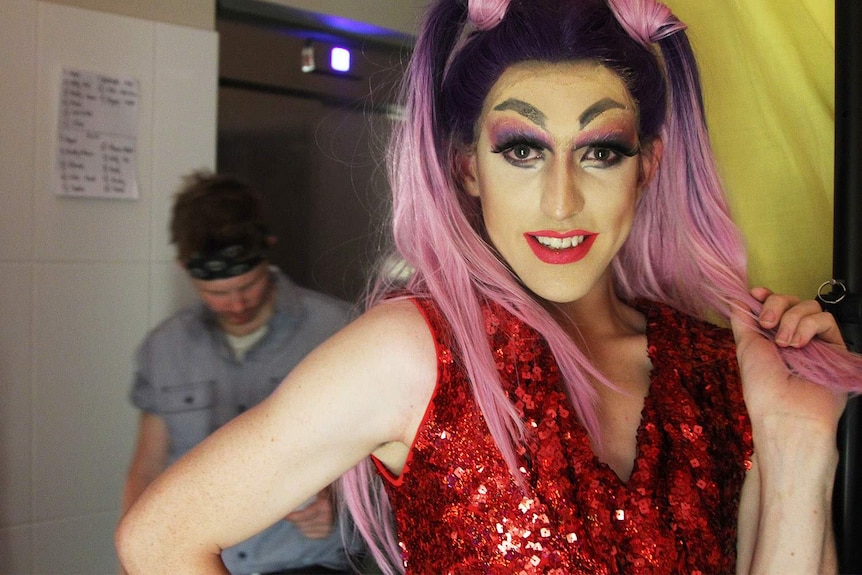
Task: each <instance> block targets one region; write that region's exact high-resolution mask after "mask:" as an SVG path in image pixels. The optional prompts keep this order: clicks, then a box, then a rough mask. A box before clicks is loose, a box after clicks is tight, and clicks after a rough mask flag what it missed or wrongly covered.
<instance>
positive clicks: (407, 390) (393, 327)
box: [287, 300, 437, 443]
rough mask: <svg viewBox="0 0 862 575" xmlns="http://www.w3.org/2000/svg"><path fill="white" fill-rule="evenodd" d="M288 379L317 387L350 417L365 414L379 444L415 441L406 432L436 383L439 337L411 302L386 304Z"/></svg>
mask: <svg viewBox="0 0 862 575" xmlns="http://www.w3.org/2000/svg"><path fill="white" fill-rule="evenodd" d="M291 380H293V381H291ZM312 380H313V381H314V383H313V384H311V382H312ZM287 383H288V386H287V387H288V388H290V387H294V385H295V384H298V385H299V386H302V387H304V386H305V384H306V383H308V384H309V386H313V387H314V388H316V394H322V395H325V396H326V397H327V402H328V403H329V409H330V410H332V409H333V407H334V405H333V404H338V406H339V408H341V407H343V409H344V411H345V413H344V414H343V417H344V418H345V420H350V419H354V418H361V420H363V421H364V422H365V425H364V426H365V428H366V429H368V430H369V431H373V432H374V433H375V437H376V439H377V440H378V441H380V443H386V442H387V441H401V440H404V439H409V440H412V436H411V437H405V435H407V436H410V433H411V430H412V431H415V427H416V425H418V421H419V420H421V418H422V415H423V414H424V411H425V408H426V406H427V405H428V401H429V400H430V398H431V395H432V394H433V391H434V387H435V385H436V383H437V354H436V347H435V344H434V338H433V336H432V334H431V332H430V330H429V328H428V324H427V323H426V321H425V318H424V316H423V315H422V313H421V312H420V311H419V309H418V308H417V307H416V305H415V304H414V303H412V302H411V301H409V300H399V301H393V302H386V303H381V304H379V305H377V306H375V307H373V308H372V309H370V310H368V311H367V312H365V313H364V314H362V315H361V316H359V317H358V318H357V319H355V320H354V321H353V322H352V323H350V324H349V325H348V326H347V327H345V328H344V329H342V330H341V331H340V332H338V333H337V334H335V335H334V336H332V337H331V338H330V339H329V340H327V341H326V342H324V343H323V344H322V345H321V346H320V347H318V348H317V349H316V350H315V351H314V352H312V354H311V355H310V356H309V357H308V358H306V359H305V360H304V361H303V362H302V363H301V364H300V365H299V366H298V368H297V369H296V370H295V372H294V373H293V374H291V376H290V377H289V378H288V380H287ZM291 384H294V385H291ZM294 391H296V389H295V388H294ZM348 410H349V412H350V413H349V414H348V413H347V411H348ZM330 412H331V411H330ZM375 428H376V429H375Z"/></svg>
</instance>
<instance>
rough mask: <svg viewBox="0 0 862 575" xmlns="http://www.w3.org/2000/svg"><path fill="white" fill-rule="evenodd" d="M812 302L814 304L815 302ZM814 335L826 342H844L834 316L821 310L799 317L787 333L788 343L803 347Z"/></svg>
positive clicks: (792, 345)
mask: <svg viewBox="0 0 862 575" xmlns="http://www.w3.org/2000/svg"><path fill="white" fill-rule="evenodd" d="M814 303H815V304H816V302H814ZM818 309H819V306H818ZM782 324H783V321H782ZM815 337H817V338H819V339H822V340H823V341H825V342H828V343H835V344H843V343H844V340H843V338H842V337H841V330H840V329H839V327H838V323H837V322H836V321H835V318H834V317H833V316H832V314H831V313H828V312H823V311H821V312H817V313H812V314H809V315H806V316H804V317H802V318H800V320H799V322H798V323H797V325H796V328H795V330H794V331H793V333H791V334H790V335H789V340H788V345H790V346H791V347H804V346H806V345H808V343H809V342H810V341H811V340H812V339H814V338H815ZM777 339H778V336H776V341H777Z"/></svg>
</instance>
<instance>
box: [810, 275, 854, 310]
mask: <svg viewBox="0 0 862 575" xmlns="http://www.w3.org/2000/svg"><path fill="white" fill-rule="evenodd" d="M826 286H830V287H831V288H833V289H832V290H830V291H829V293H828V294H824V293H823V288H825V287H826ZM835 286H840V287H841V293H840V294H838V295H836V294H835V290H834V288H835ZM846 296H847V286H846V285H844V282H843V281H842V280H835V279H832V280H828V281H825V282H823V283H822V284H820V287H819V288H817V299H819V300H820V301H822V302H823V303H827V304H830V305H835V304H837V303H838V302H840V301H841V300H843V299H844V298H845V297H846ZM833 298H834V299H833Z"/></svg>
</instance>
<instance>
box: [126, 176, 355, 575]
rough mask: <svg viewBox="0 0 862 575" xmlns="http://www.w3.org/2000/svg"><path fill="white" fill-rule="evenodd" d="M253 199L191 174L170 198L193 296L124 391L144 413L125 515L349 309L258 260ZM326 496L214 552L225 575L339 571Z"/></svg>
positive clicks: (239, 187) (245, 189) (229, 181)
mask: <svg viewBox="0 0 862 575" xmlns="http://www.w3.org/2000/svg"><path fill="white" fill-rule="evenodd" d="M262 211H263V209H262V203H261V199H260V197H259V195H258V193H257V192H256V191H255V190H254V189H252V188H251V187H249V186H248V185H246V184H245V183H244V182H242V181H240V180H239V179H237V178H234V177H231V176H226V175H207V174H202V173H197V174H194V175H192V176H191V177H189V178H188V179H187V181H186V184H185V186H184V188H183V189H182V190H181V191H180V193H179V194H178V195H177V197H176V200H175V203H174V207H173V214H172V220H171V242H172V243H173V244H175V245H176V248H177V258H178V261H179V263H180V264H181V265H182V267H183V268H184V269H185V270H186V271H187V272H188V274H189V277H190V280H191V282H192V284H193V286H194V288H195V290H196V291H197V294H198V296H199V298H200V301H199V302H197V303H196V304H195V305H192V306H190V307H187V308H185V309H182V310H180V311H178V312H177V313H175V314H174V315H172V316H171V317H169V318H167V319H166V320H165V321H163V322H162V323H161V324H160V325H159V326H157V327H156V328H155V329H153V330H152V331H151V332H150V333H149V334H148V336H147V337H146V339H145V340H144V342H143V343H142V344H141V346H140V348H139V349H138V353H137V362H136V372H135V377H134V384H133V387H132V392H131V400H132V403H133V404H134V405H135V406H136V407H137V408H138V409H140V410H141V415H140V423H139V428H138V438H137V444H136V447H135V451H134V455H133V457H132V462H131V465H130V467H129V471H128V475H127V478H126V483H125V488H124V492H123V510H124V511H125V510H127V509H128V508H129V507H130V506H131V505H132V503H134V501H135V500H136V499H137V498H138V497H139V496H140V495H141V493H142V492H143V491H144V489H145V488H146V487H147V485H149V484H150V483H151V482H152V481H153V480H154V479H155V478H156V477H157V476H158V475H159V474H160V473H161V472H162V471H163V470H164V469H165V468H167V466H169V465H170V464H172V463H173V462H174V461H176V460H177V459H178V458H179V457H180V456H182V455H183V454H184V453H186V452H187V451H189V450H190V449H191V448H192V447H194V446H195V445H197V444H198V443H200V442H201V441H203V439H204V438H205V437H207V436H208V435H209V434H210V433H212V432H213V431H215V430H216V429H217V428H218V427H220V426H221V425H224V424H225V423H227V422H228V421H229V420H231V419H233V418H234V417H236V416H237V415H239V414H240V413H242V412H243V411H245V410H246V409H249V408H251V407H253V406H255V405H256V404H258V403H259V402H260V401H262V400H263V399H264V398H266V397H267V396H268V395H269V394H270V393H271V392H272V391H273V390H274V389H275V387H276V386H277V385H278V384H279V383H280V382H281V381H282V380H283V379H284V377H285V376H286V375H287V373H288V372H289V371H290V370H291V369H293V367H294V366H295V365H296V364H297V363H299V361H300V360H301V359H302V358H303V357H305V355H306V354H308V353H309V352H310V351H311V350H312V349H314V348H315V347H316V346H317V345H319V344H320V343H322V342H323V341H324V340H325V339H327V338H328V337H329V336H330V335H332V334H333V333H335V332H336V331H338V330H339V329H340V328H341V327H343V326H344V325H345V324H346V323H347V322H348V319H349V315H350V308H349V306H348V305H347V304H346V303H344V302H341V301H340V300H336V299H334V298H331V297H329V296H326V295H323V294H320V293H316V292H313V291H310V290H306V289H303V288H300V287H299V286H297V285H295V284H294V283H293V282H291V281H290V280H289V279H288V278H287V277H286V276H285V275H284V274H283V273H282V272H280V271H279V270H278V269H276V268H274V267H272V266H271V265H270V264H269V262H268V260H267V250H268V248H269V247H270V245H271V243H272V242H273V241H274V239H273V238H272V237H270V236H269V235H268V234H267V231H266V226H265V225H264V222H263V214H262ZM337 515H338V514H337V512H336V510H335V509H334V505H333V501H332V498H331V496H330V493H329V490H328V489H327V490H326V491H324V492H321V493H319V494H318V495H317V496H316V497H315V498H313V499H312V500H310V501H308V502H307V503H306V504H304V507H301V508H300V509H299V510H297V511H294V512H293V513H291V514H290V515H288V516H287V517H286V518H285V519H284V520H282V521H279V522H277V523H276V524H275V525H273V526H272V527H270V528H269V529H267V530H266V531H264V532H262V533H260V534H258V535H256V536H255V537H252V538H251V539H249V540H247V541H244V542H242V543H240V544H238V545H236V546H234V547H231V548H228V549H225V550H224V551H223V552H222V560H223V561H224V562H225V565H226V566H227V567H228V569H229V570H230V571H231V573H233V574H234V575H245V574H251V573H279V574H288V573H301V574H303V575H308V574H315V573H347V572H352V571H350V570H349V565H348V557H347V553H346V551H345V550H344V548H343V545H342V537H341V533H340V532H339V531H340V530H339V521H338V517H337Z"/></svg>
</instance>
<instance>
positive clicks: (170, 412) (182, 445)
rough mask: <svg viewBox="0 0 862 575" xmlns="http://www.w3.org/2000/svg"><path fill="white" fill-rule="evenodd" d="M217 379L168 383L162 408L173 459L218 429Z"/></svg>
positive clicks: (162, 390)
mask: <svg viewBox="0 0 862 575" xmlns="http://www.w3.org/2000/svg"><path fill="white" fill-rule="evenodd" d="M215 388H216V384H215V381H212V380H206V381H196V382H192V383H182V384H178V385H171V386H164V387H162V389H161V394H160V395H161V397H160V398H159V399H160V408H161V409H160V411H161V415H162V417H163V418H164V420H165V423H166V424H167V426H168V433H169V434H170V438H171V455H172V457H171V459H172V460H173V459H175V458H177V457H179V456H180V455H182V454H183V453H185V452H186V451H188V450H189V449H191V448H192V447H194V446H195V445H197V444H198V443H200V442H201V441H203V440H204V439H205V438H206V437H207V436H208V435H209V434H210V433H212V432H213V431H214V430H215V428H216V425H215V422H214V419H215V418H214V412H213V408H214V406H215V404H216V401H215V395H216V393H215Z"/></svg>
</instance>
